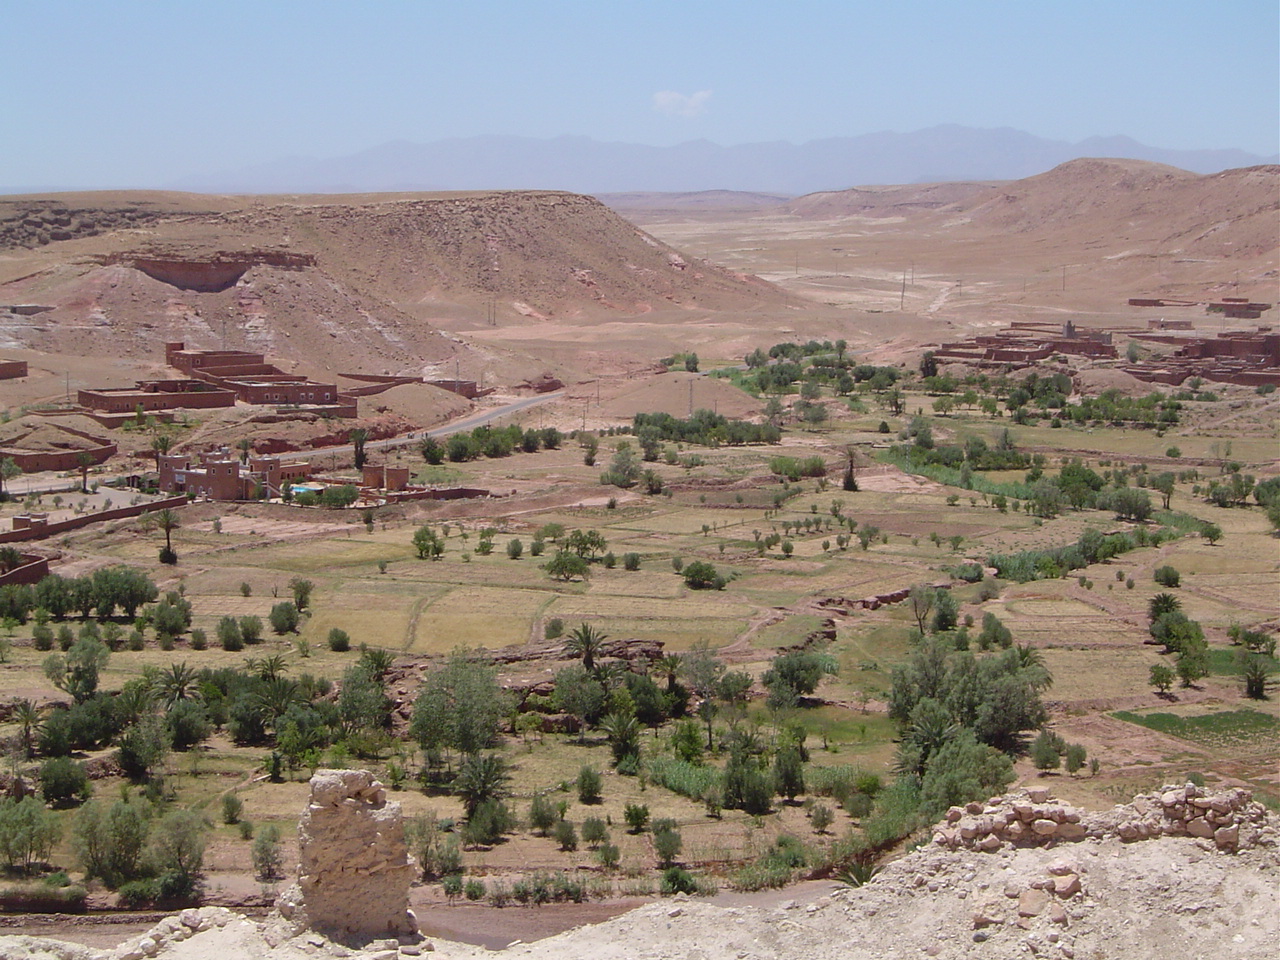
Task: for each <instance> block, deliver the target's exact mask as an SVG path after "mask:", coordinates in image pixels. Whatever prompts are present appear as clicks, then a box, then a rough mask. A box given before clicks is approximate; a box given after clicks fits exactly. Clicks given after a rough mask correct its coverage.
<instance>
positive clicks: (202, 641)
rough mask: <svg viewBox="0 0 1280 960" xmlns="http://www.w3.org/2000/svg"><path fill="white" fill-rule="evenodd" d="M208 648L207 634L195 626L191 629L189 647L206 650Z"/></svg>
mask: <svg viewBox="0 0 1280 960" xmlns="http://www.w3.org/2000/svg"><path fill="white" fill-rule="evenodd" d="M208 648H209V636H208V634H206V633H205V632H204V631H203V630H201V629H199V628H196V629H195V630H192V631H191V649H192V650H207V649H208Z"/></svg>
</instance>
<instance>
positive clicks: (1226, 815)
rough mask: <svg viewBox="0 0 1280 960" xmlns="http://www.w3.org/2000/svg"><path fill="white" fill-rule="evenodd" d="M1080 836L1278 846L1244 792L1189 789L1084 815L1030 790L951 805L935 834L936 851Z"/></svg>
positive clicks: (1272, 827)
mask: <svg viewBox="0 0 1280 960" xmlns="http://www.w3.org/2000/svg"><path fill="white" fill-rule="evenodd" d="M1086 837H1087V838H1091V839H1105V838H1108V837H1115V838H1118V839H1120V840H1123V841H1126V842H1128V841H1133V840H1151V839H1154V838H1156V837H1195V838H1199V839H1200V840H1201V841H1203V842H1204V843H1205V845H1206V846H1210V847H1215V846H1216V847H1217V848H1218V849H1219V850H1224V851H1229V852H1234V851H1236V850H1238V849H1241V848H1243V847H1248V846H1254V845H1262V846H1271V847H1274V846H1276V845H1277V844H1278V843H1280V826H1278V825H1277V823H1276V818H1275V817H1274V816H1273V815H1272V814H1270V813H1269V812H1268V811H1267V808H1266V807H1264V806H1263V805H1262V804H1260V803H1255V802H1254V800H1253V793H1252V792H1251V791H1249V790H1245V789H1241V788H1234V789H1231V790H1224V791H1222V792H1220V793H1215V794H1212V795H1210V794H1209V793H1208V792H1206V790H1205V789H1204V788H1203V787H1198V786H1196V785H1195V784H1194V783H1188V784H1185V785H1183V786H1178V785H1176V784H1175V785H1170V786H1166V787H1164V788H1162V789H1161V790H1160V791H1158V792H1157V793H1149V794H1139V795H1138V796H1136V797H1134V798H1133V801H1132V802H1130V803H1125V804H1120V805H1119V806H1116V807H1113V808H1112V809H1111V810H1106V811H1103V812H1101V813H1086V812H1085V811H1083V810H1080V809H1079V808H1077V807H1073V806H1071V805H1070V804H1066V803H1062V802H1061V801H1056V800H1053V799H1051V797H1050V791H1049V789H1048V788H1047V787H1031V788H1030V789H1027V790H1022V791H1019V792H1017V793H1012V794H1006V795H1005V796H1002V797H995V798H993V799H991V800H988V801H987V802H986V803H985V804H984V803H979V802H974V803H970V804H968V805H967V806H965V807H952V808H951V809H950V810H948V811H947V815H946V819H945V820H944V821H943V822H941V823H939V824H938V825H937V826H936V827H935V828H934V832H933V842H934V843H935V844H936V845H938V846H941V847H947V848H950V849H956V848H960V847H965V848H969V849H976V850H983V851H986V852H988V853H993V852H995V851H997V850H1000V849H1002V848H1005V847H1007V846H1009V845H1011V844H1012V845H1014V846H1037V845H1046V844H1051V843H1055V842H1061V841H1066V842H1071V841H1077V840H1084V839H1085V838H1086Z"/></svg>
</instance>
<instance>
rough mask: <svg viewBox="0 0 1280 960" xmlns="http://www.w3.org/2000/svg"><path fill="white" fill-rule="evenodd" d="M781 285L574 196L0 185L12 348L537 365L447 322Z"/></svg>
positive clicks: (604, 308) (515, 318)
mask: <svg viewBox="0 0 1280 960" xmlns="http://www.w3.org/2000/svg"><path fill="white" fill-rule="evenodd" d="M787 302H788V298H787V297H786V296H785V295H784V294H782V293H780V292H779V291H777V289H776V288H774V287H773V286H771V285H770V284H767V283H764V282H762V281H759V280H757V279H755V278H752V277H746V276H742V275H739V274H734V273H731V272H730V271H727V270H724V269H721V268H718V267H714V266H711V265H708V264H705V263H698V264H696V265H695V264H694V263H692V262H690V261H687V260H686V259H685V258H684V257H682V256H681V255H680V253H678V252H677V251H676V250H674V249H673V248H671V247H670V246H668V245H666V244H664V243H661V242H659V241H657V240H655V239H653V238H652V237H650V236H649V235H647V234H646V233H644V232H643V231H641V230H639V229H637V228H636V227H635V226H633V225H631V224H629V223H627V222H626V221H625V220H623V219H622V218H621V217H619V216H617V215H616V214H615V213H613V212H612V211H610V210H609V209H608V208H606V207H605V206H603V205H602V204H600V203H599V202H598V201H596V200H594V199H592V198H590V197H583V196H578V195H575V194H569V193H559V192H552V191H524V192H510V193H499V192H489V193H449V194H383V195H360V196H342V197H336V196H324V197H300V196H289V197H225V196H200V195H192V194H175V193H163V194H161V193H114V194H108V193H88V194H58V195H49V196H34V195H33V196H24V197H10V198H5V199H0V306H2V305H13V304H38V305H43V306H48V307H52V308H53V309H51V310H49V311H47V312H43V313H39V314H37V315H34V316H8V317H5V315H4V314H3V313H0V317H5V320H4V322H3V326H4V328H5V329H3V330H0V344H7V345H8V346H10V347H11V348H29V349H34V350H39V351H44V352H49V353H72V354H78V355H86V354H88V353H97V354H98V355H101V356H105V357H112V356H115V357H122V358H123V357H132V358H134V359H145V358H146V357H147V356H148V355H154V354H155V352H156V351H157V348H158V344H159V343H161V342H163V341H166V340H185V341H187V342H188V343H190V344H191V345H193V346H199V347H212V346H219V345H221V344H223V343H224V342H225V344H226V346H228V347H231V348H243V349H253V350H259V351H262V352H265V353H268V354H269V355H271V356H272V357H276V358H287V359H289V360H291V361H294V362H295V363H296V364H297V365H298V367H297V368H298V369H299V371H301V372H325V371H344V370H363V371H394V372H415V373H416V372H418V371H419V370H421V369H423V368H424V365H425V367H426V368H427V369H428V370H430V369H431V368H432V366H433V365H442V370H443V369H444V368H450V369H449V370H448V372H449V373H450V374H451V373H452V372H453V370H452V368H453V366H454V364H455V361H457V362H458V364H459V366H460V367H461V368H462V369H461V372H462V374H463V375H464V376H472V377H476V376H479V375H480V374H482V373H484V372H488V373H489V374H490V375H491V376H495V377H498V378H501V379H504V380H506V379H520V378H522V377H528V376H530V375H534V374H536V373H539V372H541V367H542V363H541V361H538V360H534V359H532V358H528V357H525V356H522V355H520V354H519V353H515V352H512V351H504V350H497V349H494V348H488V349H485V350H484V351H482V352H477V351H476V350H474V349H472V348H468V347H463V346H462V345H461V344H460V343H459V342H458V341H457V340H456V339H455V338H453V337H451V336H448V335H442V334H441V333H440V331H439V329H438V326H439V325H440V324H442V323H443V324H445V325H449V324H452V325H453V326H454V328H455V329H457V328H458V326H459V325H461V326H462V327H464V328H465V327H466V326H467V325H468V324H469V325H472V326H475V327H482V326H497V325H499V324H501V325H508V324H514V325H527V324H531V323H538V322H541V321H545V320H547V319H550V318H561V319H567V318H575V317H581V318H587V317H601V316H606V317H612V318H614V319H622V318H625V317H627V316H636V315H640V314H648V313H652V312H655V311H662V310H673V311H677V312H678V311H686V310H698V311H704V312H705V311H718V310H724V309H741V308H753V309H758V308H760V307H770V306H777V305H781V304H785V303H787Z"/></svg>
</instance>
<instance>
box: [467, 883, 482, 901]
mask: <svg viewBox="0 0 1280 960" xmlns="http://www.w3.org/2000/svg"><path fill="white" fill-rule="evenodd" d="M462 893H463V896H465V897H466V898H467V899H468V900H472V901H475V900H483V899H484V893H485V890H484V881H483V880H474V879H473V880H468V881H467V882H466V883H465V884H464V885H463V887H462Z"/></svg>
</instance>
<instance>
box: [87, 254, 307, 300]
mask: <svg viewBox="0 0 1280 960" xmlns="http://www.w3.org/2000/svg"><path fill="white" fill-rule="evenodd" d="M99 259H100V262H102V263H104V264H108V265H109V264H115V263H119V264H124V265H125V266H127V267H133V269H135V270H140V271H142V272H143V273H145V274H146V275H147V276H148V277H150V278H151V279H153V280H159V281H160V282H161V283H167V284H169V285H170V286H173V287H177V288H178V289H179V290H194V291H197V292H201V293H218V292H220V291H222V290H227V289H229V288H231V287H233V286H235V285H236V282H237V281H239V279H240V278H241V277H242V276H244V275H245V273H247V272H248V271H249V268H250V267H256V266H259V265H261V264H266V265H270V266H273V267H280V268H282V269H285V270H301V269H303V268H304V267H313V266H315V263H316V258H315V257H313V256H311V255H310V254H306V253H289V252H287V251H283V250H233V251H226V250H219V251H216V252H213V253H206V254H198V253H186V252H181V251H158V250H157V251H152V250H148V251H132V252H128V253H118V254H110V255H108V256H106V257H101V258H99Z"/></svg>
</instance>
